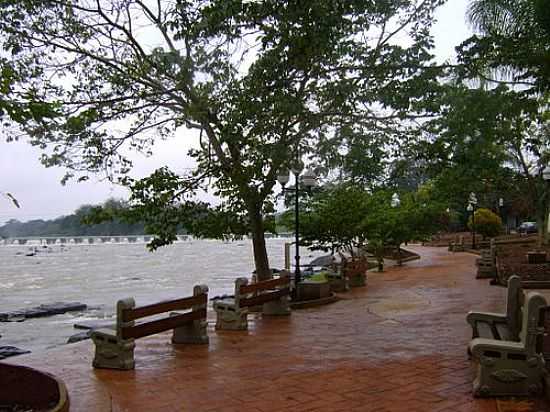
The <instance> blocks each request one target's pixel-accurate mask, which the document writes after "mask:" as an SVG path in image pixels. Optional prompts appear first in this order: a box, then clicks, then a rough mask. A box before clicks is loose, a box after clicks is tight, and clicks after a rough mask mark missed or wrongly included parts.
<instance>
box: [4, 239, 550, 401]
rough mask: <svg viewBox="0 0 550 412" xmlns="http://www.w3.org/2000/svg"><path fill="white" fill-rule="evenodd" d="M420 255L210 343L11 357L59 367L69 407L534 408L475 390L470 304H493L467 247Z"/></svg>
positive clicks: (497, 306) (77, 347) (154, 343)
mask: <svg viewBox="0 0 550 412" xmlns="http://www.w3.org/2000/svg"><path fill="white" fill-rule="evenodd" d="M413 249H414V250H415V251H416V252H418V253H420V254H421V255H422V259H421V260H419V261H415V262H411V263H408V264H407V265H406V266H403V267H392V268H389V269H388V270H387V271H386V272H384V273H380V274H379V273H372V274H369V279H368V285H367V287H365V288H355V289H353V290H352V291H351V292H348V293H346V294H343V295H342V298H343V299H342V300H340V301H339V302H336V303H334V304H331V305H327V306H323V307H318V308H311V309H304V310H299V311H294V312H293V314H292V316H290V317H285V318H265V319H262V321H261V322H255V321H254V319H253V318H252V321H251V322H250V329H249V331H247V332H230V331H226V332H215V331H214V329H213V325H211V326H210V330H209V333H210V345H209V346H208V347H205V346H193V345H182V346H175V345H171V344H170V343H169V342H168V340H167V338H166V336H162V335H161V336H159V335H155V336H152V337H150V338H145V339H143V341H140V345H138V347H137V348H136V356H135V358H136V369H135V370H134V371H129V372H121V371H113V370H94V369H93V368H92V366H91V362H92V356H93V353H92V345H91V342H81V343H77V344H74V345H70V346H67V347H63V348H59V349H55V350H51V351H48V352H46V356H44V355H43V354H31V355H25V356H21V357H19V358H16V359H13V360H12V362H13V363H20V364H26V365H30V366H34V367H37V368H39V369H41V370H45V371H49V372H52V373H54V374H55V375H57V376H59V377H60V378H61V379H63V380H64V381H65V383H66V384H67V386H68V389H69V393H70V396H71V411H73V412H80V411H82V412H84V411H86V412H93V411H99V412H105V411H118V412H122V411H131V412H140V411H144V412H151V411H167V412H170V411H178V412H184V411H185V412H237V411H239V412H243V411H244V412H283V411H292V412H306V411H311V412H359V411H361V412H363V411H364V412H368V411H372V412H393V411H396V412H401V411H406V412H431V411H433V412H439V411H440V412H461V411H464V412H478V411H479V412H513V411H522V412H529V411H533V412H539V411H545V410H550V409H549V408H548V405H547V404H546V403H545V401H544V400H542V399H541V400H536V401H531V400H509V399H505V400H499V401H496V400H494V399H474V398H473V397H472V379H473V370H472V369H471V364H470V362H469V361H468V359H467V356H466V345H467V343H468V342H469V340H470V338H471V336H470V333H471V331H470V328H469V326H468V325H467V323H466V321H465V316H466V312H467V311H468V310H470V309H476V310H483V311H499V310H500V311H502V310H503V305H504V300H505V293H506V290H505V289H504V288H500V287H495V286H489V285H488V282H487V281H486V280H476V279H475V265H474V260H475V256H473V255H469V254H466V253H455V254H451V253H449V252H447V251H446V249H445V248H428V247H414V248H413Z"/></svg>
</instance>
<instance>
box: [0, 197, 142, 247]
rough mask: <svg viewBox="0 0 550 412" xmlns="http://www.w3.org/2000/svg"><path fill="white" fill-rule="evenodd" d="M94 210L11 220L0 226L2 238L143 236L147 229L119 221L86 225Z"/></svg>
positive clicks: (116, 203) (79, 210)
mask: <svg viewBox="0 0 550 412" xmlns="http://www.w3.org/2000/svg"><path fill="white" fill-rule="evenodd" d="M107 204H110V205H115V206H119V205H121V204H122V202H120V201H118V200H108V201H107V202H106V203H105V204H104V206H105V205H107ZM93 208H94V206H92V205H84V206H81V207H79V208H78V209H77V210H76V211H75V212H74V213H73V214H72V215H69V216H62V217H58V218H57V219H53V220H42V219H37V220H31V221H28V222H24V223H23V222H20V221H18V220H15V219H12V220H9V221H8V222H7V223H6V224H5V225H4V226H0V238H6V237H27V236H124V235H142V234H144V233H145V229H144V227H143V224H142V223H134V224H128V223H125V222H121V221H120V220H118V219H116V218H115V219H113V220H112V221H107V222H103V223H98V224H85V223H83V221H82V220H83V218H84V217H85V216H87V215H88V214H89V213H90V211H91V210H92V209H93Z"/></svg>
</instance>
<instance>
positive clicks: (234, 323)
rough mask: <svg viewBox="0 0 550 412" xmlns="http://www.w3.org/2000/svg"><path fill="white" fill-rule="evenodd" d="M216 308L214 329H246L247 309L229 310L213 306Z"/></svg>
mask: <svg viewBox="0 0 550 412" xmlns="http://www.w3.org/2000/svg"><path fill="white" fill-rule="evenodd" d="M214 309H215V310H216V329H217V330H247V329H248V320H247V315H248V310H246V309H240V310H237V311H236V310H231V309H227V308H225V309H222V308H214Z"/></svg>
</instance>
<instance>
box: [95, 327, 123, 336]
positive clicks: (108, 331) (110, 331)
mask: <svg viewBox="0 0 550 412" xmlns="http://www.w3.org/2000/svg"><path fill="white" fill-rule="evenodd" d="M90 336H102V337H105V338H116V337H117V336H116V331H115V330H113V329H108V328H101V329H94V330H92V333H91V335H90Z"/></svg>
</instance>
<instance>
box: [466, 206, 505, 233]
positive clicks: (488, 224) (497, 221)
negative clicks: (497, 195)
mask: <svg viewBox="0 0 550 412" xmlns="http://www.w3.org/2000/svg"><path fill="white" fill-rule="evenodd" d="M468 228H469V229H470V230H472V216H470V218H469V219H468ZM475 231H476V233H480V234H481V235H482V236H483V238H486V237H494V236H497V235H498V234H499V233H500V232H501V231H502V219H501V218H500V216H499V215H497V214H496V213H494V212H492V211H491V210H489V209H484V208H481V209H477V210H476V211H475Z"/></svg>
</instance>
